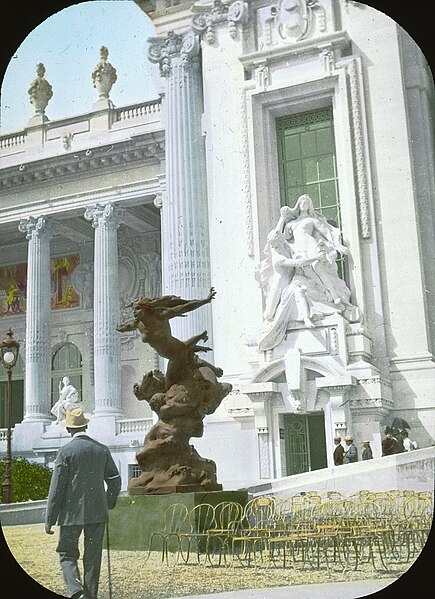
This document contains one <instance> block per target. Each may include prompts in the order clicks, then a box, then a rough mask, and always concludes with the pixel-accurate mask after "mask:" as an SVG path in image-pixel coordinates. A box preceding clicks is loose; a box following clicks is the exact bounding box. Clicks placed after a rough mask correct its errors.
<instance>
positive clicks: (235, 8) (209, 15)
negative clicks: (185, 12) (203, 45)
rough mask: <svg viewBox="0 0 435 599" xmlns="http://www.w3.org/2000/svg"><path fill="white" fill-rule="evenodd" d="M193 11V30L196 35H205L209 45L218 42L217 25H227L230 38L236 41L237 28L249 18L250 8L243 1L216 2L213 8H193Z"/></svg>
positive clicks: (217, 0)
mask: <svg viewBox="0 0 435 599" xmlns="http://www.w3.org/2000/svg"><path fill="white" fill-rule="evenodd" d="M192 11H194V12H195V14H194V15H193V17H192V29H193V31H194V32H195V33H198V34H199V35H203V36H204V39H205V41H206V42H207V43H208V44H214V43H215V42H216V34H215V27H216V25H220V24H223V23H227V24H228V30H229V33H230V37H231V38H232V39H236V37H237V26H238V25H243V24H244V23H246V22H247V20H248V18H249V6H248V3H247V2H243V0H236V1H235V2H229V3H224V2H222V1H221V0H215V1H214V3H213V6H212V7H202V6H201V7H199V6H198V7H196V6H193V7H192Z"/></svg>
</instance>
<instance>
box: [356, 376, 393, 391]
mask: <svg viewBox="0 0 435 599" xmlns="http://www.w3.org/2000/svg"><path fill="white" fill-rule="evenodd" d="M358 384H359V385H362V386H363V387H365V386H367V385H383V386H385V387H389V388H390V389H392V387H393V386H392V384H391V382H390V381H388V380H386V379H383V378H381V377H371V378H368V379H358Z"/></svg>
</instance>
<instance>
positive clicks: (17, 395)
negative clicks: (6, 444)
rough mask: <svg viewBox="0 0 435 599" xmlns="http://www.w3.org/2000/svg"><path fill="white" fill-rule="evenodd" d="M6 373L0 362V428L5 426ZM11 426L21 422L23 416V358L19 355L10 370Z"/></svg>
mask: <svg viewBox="0 0 435 599" xmlns="http://www.w3.org/2000/svg"><path fill="white" fill-rule="evenodd" d="M7 381H8V375H7V372H6V370H5V368H4V367H3V365H2V364H0V428H6V427H7V422H6V418H7V413H6V405H7V399H8V382H7ZM11 416H12V417H11V421H12V426H14V425H15V424H17V422H21V421H22V420H23V416H24V360H23V358H22V357H21V356H20V355H19V356H18V361H17V363H16V365H15V367H14V369H13V370H12V415H11Z"/></svg>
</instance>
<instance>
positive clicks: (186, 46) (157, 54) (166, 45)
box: [148, 31, 200, 77]
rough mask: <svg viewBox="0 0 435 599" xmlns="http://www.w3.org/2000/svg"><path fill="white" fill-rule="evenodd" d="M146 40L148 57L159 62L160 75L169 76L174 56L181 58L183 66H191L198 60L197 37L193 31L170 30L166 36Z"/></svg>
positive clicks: (154, 61)
mask: <svg viewBox="0 0 435 599" xmlns="http://www.w3.org/2000/svg"><path fill="white" fill-rule="evenodd" d="M148 41H149V42H150V45H149V48H148V59H149V61H150V62H153V63H158V64H159V66H160V74H161V75H162V77H169V76H170V74H171V70H172V69H171V67H172V61H173V59H174V58H179V59H181V63H182V64H183V65H184V66H191V65H193V64H196V63H197V62H198V61H199V49H200V44H199V38H198V36H197V35H195V33H194V32H193V31H189V32H188V33H185V34H184V35H183V34H178V33H174V32H173V31H170V32H169V33H168V35H167V37H166V38H160V37H151V38H149V40H148Z"/></svg>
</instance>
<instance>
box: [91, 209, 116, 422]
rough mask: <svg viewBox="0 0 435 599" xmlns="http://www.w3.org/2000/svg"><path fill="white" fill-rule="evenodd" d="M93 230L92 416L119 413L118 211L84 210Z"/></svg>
mask: <svg viewBox="0 0 435 599" xmlns="http://www.w3.org/2000/svg"><path fill="white" fill-rule="evenodd" d="M85 218H86V220H88V221H90V222H91V223H92V226H93V227H94V229H95V246H94V380H95V409H94V416H108V415H117V414H121V377H120V368H121V366H120V343H119V333H118V332H117V330H116V326H117V324H118V322H119V287H118V238H117V229H118V227H119V224H120V211H118V210H117V209H116V208H115V207H114V206H113V204H105V205H104V206H102V205H100V204H96V205H94V206H92V207H91V208H88V209H87V210H86V211H85Z"/></svg>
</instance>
